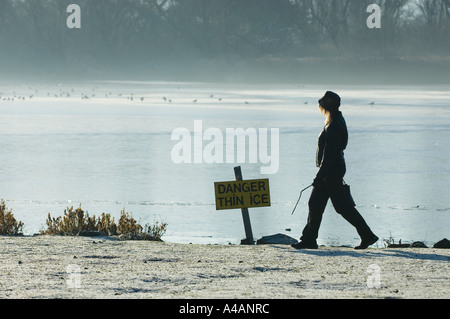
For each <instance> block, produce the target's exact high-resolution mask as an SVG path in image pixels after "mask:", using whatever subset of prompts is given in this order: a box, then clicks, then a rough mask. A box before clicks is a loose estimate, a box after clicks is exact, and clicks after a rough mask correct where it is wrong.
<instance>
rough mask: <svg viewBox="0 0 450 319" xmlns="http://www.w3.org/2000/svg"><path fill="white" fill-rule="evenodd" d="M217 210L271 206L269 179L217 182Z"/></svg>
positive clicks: (215, 187)
mask: <svg viewBox="0 0 450 319" xmlns="http://www.w3.org/2000/svg"><path fill="white" fill-rule="evenodd" d="M214 189H215V193H216V210H224V209H237V208H252V207H267V206H270V190H269V180H268V179H255V180H247V181H233V182H216V183H214Z"/></svg>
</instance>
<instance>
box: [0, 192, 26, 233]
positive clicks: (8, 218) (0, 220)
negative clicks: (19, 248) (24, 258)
mask: <svg viewBox="0 0 450 319" xmlns="http://www.w3.org/2000/svg"><path fill="white" fill-rule="evenodd" d="M22 229H23V223H22V222H21V221H19V222H18V221H17V220H16V218H15V217H14V215H13V213H12V210H11V209H10V210H8V209H7V208H6V204H5V201H4V200H1V202H0V235H2V236H21V235H23V232H22Z"/></svg>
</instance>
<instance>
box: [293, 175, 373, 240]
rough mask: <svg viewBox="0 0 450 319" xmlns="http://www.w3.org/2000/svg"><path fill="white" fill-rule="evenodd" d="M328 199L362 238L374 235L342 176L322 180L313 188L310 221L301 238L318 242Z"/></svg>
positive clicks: (309, 204) (309, 203)
mask: <svg viewBox="0 0 450 319" xmlns="http://www.w3.org/2000/svg"><path fill="white" fill-rule="evenodd" d="M328 199H331V202H332V203H333V206H334V209H335V210H336V212H337V213H339V214H340V215H342V217H344V218H345V219H346V220H347V221H348V222H349V223H350V224H352V225H353V226H354V227H355V228H356V231H357V232H358V234H359V236H360V237H361V239H362V240H364V239H368V238H370V237H371V236H373V232H372V231H371V230H370V228H369V226H368V225H367V223H366V222H365V221H364V218H363V217H362V216H361V214H360V213H359V212H358V211H357V210H356V208H355V202H354V201H353V198H352V195H351V193H350V187H349V186H348V185H346V184H345V183H344V181H343V179H342V177H329V178H326V179H324V180H323V181H321V182H320V184H319V185H317V186H315V187H314V188H313V190H312V193H311V197H310V198H309V202H308V206H309V214H308V223H307V224H306V226H305V228H304V229H303V234H302V237H301V238H300V240H302V241H303V242H308V243H310V242H312V243H315V242H316V239H317V237H318V235H319V228H320V223H321V222H322V215H323V212H324V211H325V207H326V205H327V202H328Z"/></svg>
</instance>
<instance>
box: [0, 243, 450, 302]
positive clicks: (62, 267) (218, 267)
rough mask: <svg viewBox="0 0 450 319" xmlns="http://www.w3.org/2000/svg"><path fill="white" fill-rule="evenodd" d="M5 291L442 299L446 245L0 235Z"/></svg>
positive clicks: (25, 294)
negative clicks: (301, 245)
mask: <svg viewBox="0 0 450 319" xmlns="http://www.w3.org/2000/svg"><path fill="white" fill-rule="evenodd" d="M0 245H1V246H2V248H3V249H2V250H1V252H0V255H1V257H0V298H2V299H54V298H61V299H80V298H81V299H109V298H114V299H141V298H143V299H224V298H225V299H384V298H389V299H391V298H406V299H447V298H448V296H449V295H450V285H449V283H450V271H449V270H450V250H448V249H437V248H369V249H367V250H362V251H356V250H354V249H353V248H348V247H324V246H320V247H319V249H318V250H295V249H293V248H291V247H290V246H288V245H277V244H271V245H254V246H244V245H201V244H176V243H166V242H151V241H121V240H117V239H112V238H108V237H59V236H44V235H40V236H33V237H28V236H21V237H0Z"/></svg>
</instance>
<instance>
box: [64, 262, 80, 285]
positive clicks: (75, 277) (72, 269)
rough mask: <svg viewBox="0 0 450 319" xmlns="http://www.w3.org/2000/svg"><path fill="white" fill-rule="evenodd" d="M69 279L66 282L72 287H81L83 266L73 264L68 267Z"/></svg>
mask: <svg viewBox="0 0 450 319" xmlns="http://www.w3.org/2000/svg"><path fill="white" fill-rule="evenodd" d="M66 272H67V275H68V276H67V279H66V284H67V287H68V288H70V289H79V288H81V268H80V266H78V265H75V264H72V265H68V266H67V267H66Z"/></svg>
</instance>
